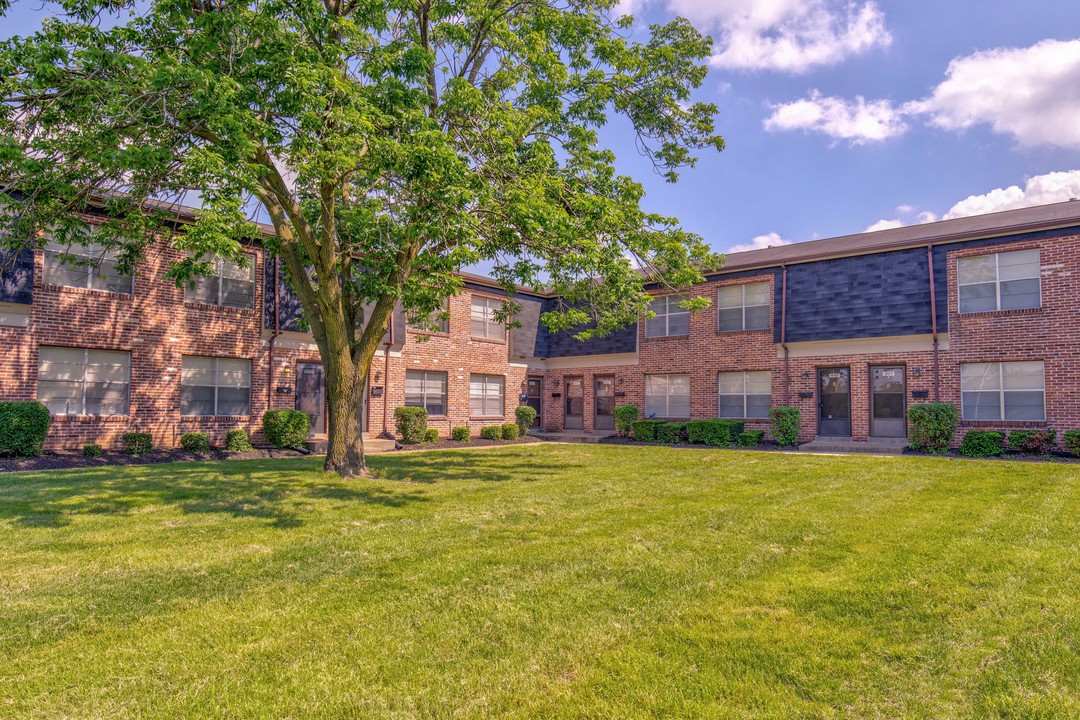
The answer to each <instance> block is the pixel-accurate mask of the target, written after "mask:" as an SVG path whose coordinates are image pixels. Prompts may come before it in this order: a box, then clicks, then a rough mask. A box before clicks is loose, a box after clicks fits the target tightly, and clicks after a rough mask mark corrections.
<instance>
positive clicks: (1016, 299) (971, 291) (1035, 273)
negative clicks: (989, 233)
mask: <svg viewBox="0 0 1080 720" xmlns="http://www.w3.org/2000/svg"><path fill="white" fill-rule="evenodd" d="M956 286H957V289H958V291H959V297H960V312H962V313H975V312H991V311H994V310H1019V309H1021V308H1037V307H1039V306H1040V305H1041V304H1042V302H1041V286H1040V273H1039V251H1038V249H1035V250H1016V251H1014V252H1003V253H995V254H993V255H977V256H975V257H967V258H960V259H958V260H957V261H956Z"/></svg>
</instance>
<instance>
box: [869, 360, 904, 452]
mask: <svg viewBox="0 0 1080 720" xmlns="http://www.w3.org/2000/svg"><path fill="white" fill-rule="evenodd" d="M906 396H907V383H906V381H905V378H904V366H903V365H890V366H887V367H875V368H871V369H870V434H871V435H873V436H874V437H889V438H902V437H907V418H906V416H905V412H904V410H905V408H904V403H905V398H906Z"/></svg>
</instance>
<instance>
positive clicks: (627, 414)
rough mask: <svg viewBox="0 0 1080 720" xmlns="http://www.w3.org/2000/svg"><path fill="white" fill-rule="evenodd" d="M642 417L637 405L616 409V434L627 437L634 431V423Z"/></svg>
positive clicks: (620, 406)
mask: <svg viewBox="0 0 1080 720" xmlns="http://www.w3.org/2000/svg"><path fill="white" fill-rule="evenodd" d="M640 415H641V411H640V410H638V406H637V405H630V404H627V405H618V406H616V407H615V432H617V433H618V434H619V436H620V437H627V436H628V435H629V434H630V431H631V430H633V429H634V422H635V421H636V420H637V419H638V417H639V416H640Z"/></svg>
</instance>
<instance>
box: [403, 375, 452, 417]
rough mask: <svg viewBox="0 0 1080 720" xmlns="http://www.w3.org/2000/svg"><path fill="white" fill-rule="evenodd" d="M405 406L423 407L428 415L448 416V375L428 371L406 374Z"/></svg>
mask: <svg viewBox="0 0 1080 720" xmlns="http://www.w3.org/2000/svg"><path fill="white" fill-rule="evenodd" d="M405 404H406V405H410V406H412V407H422V408H424V409H425V410H427V411H428V415H445V414H446V373H444V372H428V371H426V370H407V371H406V372H405Z"/></svg>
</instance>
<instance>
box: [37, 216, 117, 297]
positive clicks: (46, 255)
mask: <svg viewBox="0 0 1080 720" xmlns="http://www.w3.org/2000/svg"><path fill="white" fill-rule="evenodd" d="M92 237H93V230H90V231H89V235H88V241H87V243H86V244H85V245H82V244H79V243H76V242H72V243H71V244H69V245H67V246H62V245H61V244H60V243H59V242H56V241H55V240H54V239H52V238H51V237H48V238H47V241H46V243H45V247H44V249H43V250H42V268H41V271H42V282H46V284H49V285H59V286H60V287H69V288H77V289H82V290H93V291H95V292H107V293H112V294H113V295H134V294H135V273H131V274H130V275H119V276H118V277H126V278H127V279H128V289H127V290H126V291H118V290H109V289H103V288H95V287H94V286H93V285H94V280H95V279H101V277H102V276H101V274H100V272H101V262H102V261H104V260H108V261H109V262H114V261H115V260H116V255H117V253H116V251H115V250H106V249H105V248H103V247H101V246H100V245H98V244H97V243H95V242H93V241H92V240H90V239H89V238H92ZM65 257H72V258H76V259H77V260H79V261H87V262H86V263H85V264H83V263H81V262H80V264H77V265H76V264H69V263H68V262H65V260H64V258H65ZM54 263H55V264H58V265H59V267H60V269H61V270H65V271H72V270H75V271H85V275H84V276H83V278H82V279H83V282H82V284H81V285H71V284H68V283H66V282H60V283H57V282H49V281H46V280H45V275H46V274H47V273H49V272H50V266H52V265H53V264H54Z"/></svg>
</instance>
